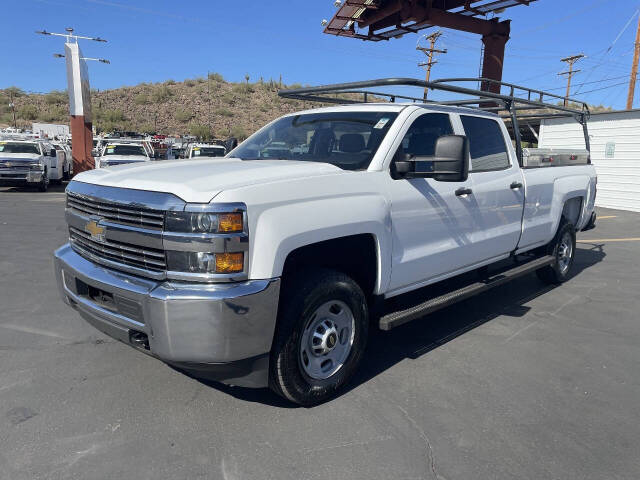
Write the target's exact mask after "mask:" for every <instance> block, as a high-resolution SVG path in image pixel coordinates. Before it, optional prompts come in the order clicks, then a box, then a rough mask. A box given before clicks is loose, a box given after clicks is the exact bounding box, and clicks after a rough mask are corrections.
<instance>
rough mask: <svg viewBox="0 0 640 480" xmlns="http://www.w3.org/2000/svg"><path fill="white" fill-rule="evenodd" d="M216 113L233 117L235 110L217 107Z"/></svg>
mask: <svg viewBox="0 0 640 480" xmlns="http://www.w3.org/2000/svg"><path fill="white" fill-rule="evenodd" d="M214 113H215V114H216V115H219V116H221V117H233V112H232V111H231V110H227V109H226V108H217V109H216V111H215V112H214Z"/></svg>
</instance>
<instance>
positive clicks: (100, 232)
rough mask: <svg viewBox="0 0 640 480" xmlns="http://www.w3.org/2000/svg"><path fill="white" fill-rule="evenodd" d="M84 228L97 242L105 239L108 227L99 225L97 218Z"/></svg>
mask: <svg viewBox="0 0 640 480" xmlns="http://www.w3.org/2000/svg"><path fill="white" fill-rule="evenodd" d="M84 230H85V231H86V232H87V233H90V234H91V239H92V240H95V241H96V242H104V241H105V235H104V232H106V230H107V229H106V228H105V227H102V226H100V225H98V222H96V221H95V220H91V221H90V222H87V224H86V225H85V226H84Z"/></svg>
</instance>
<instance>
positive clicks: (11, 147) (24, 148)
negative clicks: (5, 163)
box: [0, 142, 40, 155]
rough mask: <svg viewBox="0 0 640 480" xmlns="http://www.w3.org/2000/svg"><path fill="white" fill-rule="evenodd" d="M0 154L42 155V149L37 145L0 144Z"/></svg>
mask: <svg viewBox="0 0 640 480" xmlns="http://www.w3.org/2000/svg"><path fill="white" fill-rule="evenodd" d="M0 153H35V154H36V155H40V149H39V148H38V145H37V144H35V143H12V142H0Z"/></svg>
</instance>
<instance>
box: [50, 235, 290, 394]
mask: <svg viewBox="0 0 640 480" xmlns="http://www.w3.org/2000/svg"><path fill="white" fill-rule="evenodd" d="M54 264H55V274H56V279H57V283H58V288H59V290H60V294H61V295H62V298H63V300H64V301H65V302H66V303H67V304H69V305H71V306H72V307H74V308H75V309H76V310H77V311H78V312H79V313H80V315H81V316H82V317H83V318H84V319H85V320H87V321H88V322H89V323H91V324H92V325H93V326H95V327H96V328H98V329H99V330H102V331H103V332H105V333H107V334H108V335H109V336H111V337H114V338H116V339H118V340H121V341H123V342H124V343H127V344H130V345H132V346H136V347H138V348H143V349H146V350H147V351H148V353H150V354H152V355H154V356H156V357H158V358H159V359H161V360H162V361H164V362H166V363H169V364H172V365H176V366H178V367H180V368H183V369H186V370H190V371H194V372H196V371H197V372H201V373H203V374H205V375H204V376H207V375H206V372H207V371H208V370H210V371H211V372H213V376H211V377H210V378H213V379H215V380H219V381H222V382H224V383H229V384H234V385H241V386H252V387H262V386H266V385H267V380H268V358H269V355H268V353H269V351H270V349H271V342H272V340H273V333H274V330H275V324H276V315H277V310H278V296H279V291H280V280H279V279H269V280H250V281H245V282H239V283H221V284H195V283H182V282H168V281H154V280H150V279H145V278H141V277H137V276H133V275H129V274H126V273H123V272H118V271H115V270H111V269H108V268H106V267H103V266H101V265H98V264H95V263H92V262H90V261H89V260H86V259H85V258H83V257H81V256H80V255H78V254H77V253H76V252H74V251H73V250H72V248H71V246H70V245H69V244H65V245H64V246H62V247H60V248H59V249H58V250H57V251H56V252H55V253H54ZM145 336H146V338H148V343H146V342H145V343H144V344H142V343H141V342H140V338H144V337H145Z"/></svg>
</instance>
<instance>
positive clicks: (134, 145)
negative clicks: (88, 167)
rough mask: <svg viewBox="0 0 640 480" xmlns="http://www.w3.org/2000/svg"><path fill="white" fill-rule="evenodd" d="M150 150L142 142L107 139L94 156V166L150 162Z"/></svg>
mask: <svg viewBox="0 0 640 480" xmlns="http://www.w3.org/2000/svg"><path fill="white" fill-rule="evenodd" d="M151 160H152V158H151V155H150V152H149V150H148V149H147V148H145V145H144V144H143V143H142V142H122V141H120V142H118V141H109V142H108V143H107V144H106V145H105V146H104V147H103V148H102V151H101V153H100V157H97V158H96V168H105V167H114V166H119V165H126V164H129V163H141V162H150V161H151Z"/></svg>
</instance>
